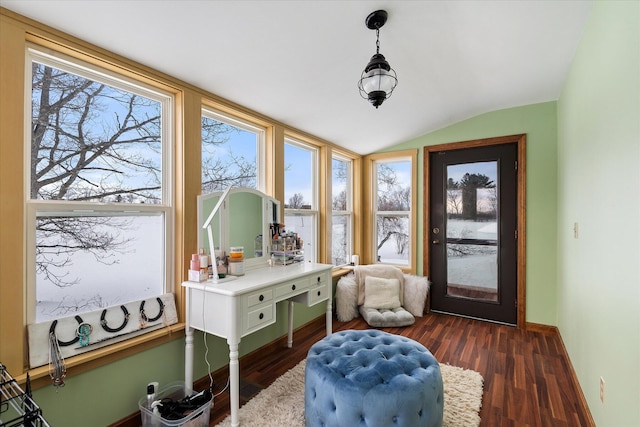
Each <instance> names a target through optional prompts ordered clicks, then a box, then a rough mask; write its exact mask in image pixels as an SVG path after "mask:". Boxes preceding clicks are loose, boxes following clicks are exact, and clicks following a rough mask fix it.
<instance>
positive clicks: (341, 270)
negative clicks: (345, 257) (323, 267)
mask: <svg viewBox="0 0 640 427" xmlns="http://www.w3.org/2000/svg"><path fill="white" fill-rule="evenodd" d="M352 271H353V266H341V267H336V268H334V269H333V271H332V272H331V278H333V279H336V278H338V277H342V276H344V275H347V274H349V273H350V272H352Z"/></svg>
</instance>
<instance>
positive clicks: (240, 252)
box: [229, 246, 244, 259]
mask: <svg viewBox="0 0 640 427" xmlns="http://www.w3.org/2000/svg"><path fill="white" fill-rule="evenodd" d="M229 258H230V259H236V258H242V259H244V246H231V248H229Z"/></svg>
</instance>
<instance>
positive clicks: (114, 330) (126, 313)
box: [100, 301, 144, 333]
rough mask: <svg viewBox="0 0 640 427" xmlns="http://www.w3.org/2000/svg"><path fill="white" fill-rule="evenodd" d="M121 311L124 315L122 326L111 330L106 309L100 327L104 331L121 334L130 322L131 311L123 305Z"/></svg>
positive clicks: (103, 311)
mask: <svg viewBox="0 0 640 427" xmlns="http://www.w3.org/2000/svg"><path fill="white" fill-rule="evenodd" d="M143 302H144V301H143ZM120 309H121V310H122V312H123V313H124V320H123V321H122V324H121V325H120V326H118V327H117V328H111V327H109V326H108V325H107V319H105V317H106V315H107V309H106V308H105V309H104V310H102V314H101V315H100V325H102V329H104V330H105V331H107V332H111V333H114V332H120V331H121V330H123V329H124V327H125V326H127V322H129V311H128V310H127V307H125V306H124V305H121V306H120Z"/></svg>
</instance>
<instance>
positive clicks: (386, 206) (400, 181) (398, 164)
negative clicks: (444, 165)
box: [372, 155, 416, 267]
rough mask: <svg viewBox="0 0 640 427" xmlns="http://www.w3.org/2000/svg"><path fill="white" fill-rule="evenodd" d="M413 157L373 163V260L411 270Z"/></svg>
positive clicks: (413, 228)
mask: <svg viewBox="0 0 640 427" xmlns="http://www.w3.org/2000/svg"><path fill="white" fill-rule="evenodd" d="M414 163H415V162H414V160H413V157H404V156H402V157H391V156H389V155H387V156H383V157H381V158H379V159H376V160H374V161H373V171H372V172H373V185H374V192H373V209H374V213H373V217H374V220H373V227H374V230H373V232H374V233H373V234H374V236H375V240H374V241H373V243H374V250H375V252H374V259H375V261H376V262H378V263H385V264H394V265H398V266H401V267H411V266H413V262H412V261H413V258H415V256H414V254H413V253H412V251H413V250H414V249H413V248H414V247H415V244H414V241H415V232H416V231H415V226H414V224H415V219H414V215H415V214H414V212H413V210H414V209H413V206H414V204H415V201H414V200H413V198H414V197H415V196H414V190H415V180H414V176H415V174H414V172H413V164H414Z"/></svg>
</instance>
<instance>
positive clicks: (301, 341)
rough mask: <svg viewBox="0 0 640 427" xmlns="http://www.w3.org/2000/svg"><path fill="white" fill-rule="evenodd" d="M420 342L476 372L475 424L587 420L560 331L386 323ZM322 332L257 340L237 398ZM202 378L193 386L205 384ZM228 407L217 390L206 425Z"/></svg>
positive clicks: (223, 374) (456, 322)
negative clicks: (480, 386) (480, 384)
mask: <svg viewBox="0 0 640 427" xmlns="http://www.w3.org/2000/svg"><path fill="white" fill-rule="evenodd" d="M367 328H368V325H367V324H366V323H365V322H364V321H363V320H362V319H361V318H358V319H356V320H353V321H351V322H338V321H337V320H335V318H334V321H333V330H334V332H335V331H339V330H345V329H367ZM383 330H385V331H387V332H391V333H394V334H399V335H403V336H406V337H409V338H411V339H414V340H416V341H418V342H420V343H422V344H423V345H424V346H425V347H427V348H428V349H429V350H430V351H431V352H432V353H433V355H434V356H435V357H436V359H438V361H439V362H440V363H447V364H450V365H455V366H460V367H462V368H467V369H473V370H475V371H478V372H480V374H482V376H483V377H484V394H483V398H482V410H481V412H480V418H481V419H482V421H481V426H487V427H497V426H514V427H515V426H517V427H520V426H523V427H524V426H540V427H550V426H553V427H569V426H576V427H578V426H579V427H582V426H593V425H594V423H593V419H592V418H591V415H590V414H589V413H588V411H585V410H584V409H583V404H582V402H583V400H582V399H581V398H582V394H581V392H580V390H579V389H577V386H576V385H575V384H574V377H573V371H572V369H571V367H570V365H569V362H568V360H567V358H566V354H565V351H564V347H563V344H562V342H561V340H560V337H559V336H558V335H557V334H555V333H552V332H532V331H524V330H520V329H516V328H513V327H508V326H504V325H497V324H492V323H486V322H481V321H477V320H471V319H465V318H461V317H454V316H447V315H442V314H436V313H429V314H426V315H425V316H424V317H423V318H418V319H417V322H416V323H415V324H414V325H412V326H409V327H405V328H385V329H383ZM324 336H325V327H324V320H323V318H319V319H317V320H316V321H313V322H311V323H309V324H308V325H305V326H303V327H302V328H300V329H299V330H297V331H296V333H295V334H294V344H293V348H291V349H289V348H286V341H285V340H286V337H284V338H283V339H281V340H278V341H277V342H275V343H273V344H271V345H268V346H265V347H262V348H261V349H259V350H256V351H255V352H254V353H251V354H248V355H246V356H245V357H243V358H242V359H241V360H240V376H241V378H242V381H241V387H240V388H241V404H242V403H244V401H246V400H247V399H249V398H250V397H251V396H252V395H255V394H256V393H257V392H258V391H259V390H260V389H262V388H265V387H267V386H268V385H269V384H271V382H273V381H274V380H275V379H276V378H278V377H279V376H280V375H282V374H283V373H285V372H286V371H287V370H289V369H290V368H292V367H293V366H295V365H296V364H297V363H298V362H299V361H301V360H302V359H304V358H305V357H306V354H307V351H308V350H309V348H310V347H311V345H313V343H315V342H316V341H318V340H320V339H322V338H323V337H324ZM214 379H215V392H216V393H217V392H219V391H220V390H221V389H222V388H223V387H224V385H225V383H226V381H227V371H226V369H221V370H218V371H216V372H215V373H214ZM208 383H209V380H208V378H206V379H202V380H201V381H200V382H198V383H197V384H196V386H200V387H206V386H207V385H208ZM228 414H229V399H228V392H226V391H225V392H224V393H222V394H220V395H219V396H217V397H216V399H215V403H214V405H213V408H212V411H211V418H210V425H211V426H215V425H216V424H217V423H219V422H220V421H222V420H223V419H224V418H225V417H226V416H227V415H228Z"/></svg>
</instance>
